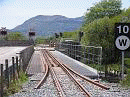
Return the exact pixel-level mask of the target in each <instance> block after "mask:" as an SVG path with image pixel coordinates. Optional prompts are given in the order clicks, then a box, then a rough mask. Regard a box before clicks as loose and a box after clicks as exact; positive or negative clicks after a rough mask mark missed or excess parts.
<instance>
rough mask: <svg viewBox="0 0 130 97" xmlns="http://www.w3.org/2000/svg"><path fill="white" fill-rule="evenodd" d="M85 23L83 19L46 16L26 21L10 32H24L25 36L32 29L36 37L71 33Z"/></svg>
mask: <svg viewBox="0 0 130 97" xmlns="http://www.w3.org/2000/svg"><path fill="white" fill-rule="evenodd" d="M82 22H83V17H78V18H67V17H65V16H61V15H54V16H45V15H38V16H36V17H32V18H30V19H29V20H27V21H25V22H24V23H23V24H21V25H19V26H17V27H15V28H14V29H12V30H10V32H16V31H17V32H22V33H24V34H25V35H27V34H28V31H29V30H30V29H31V30H32V31H35V32H36V35H44V36H48V35H54V33H58V32H65V31H66V32H69V31H73V30H77V29H79V28H80V26H81V25H82Z"/></svg>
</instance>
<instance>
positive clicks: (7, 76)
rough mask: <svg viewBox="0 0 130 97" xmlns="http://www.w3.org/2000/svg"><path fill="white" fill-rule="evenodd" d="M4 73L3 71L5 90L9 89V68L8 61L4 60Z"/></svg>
mask: <svg viewBox="0 0 130 97" xmlns="http://www.w3.org/2000/svg"><path fill="white" fill-rule="evenodd" d="M5 65H6V71H5V79H6V85H7V88H9V67H8V59H6V60H5Z"/></svg>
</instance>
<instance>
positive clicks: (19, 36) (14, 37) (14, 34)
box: [6, 32, 26, 40]
mask: <svg viewBox="0 0 130 97" xmlns="http://www.w3.org/2000/svg"><path fill="white" fill-rule="evenodd" d="M25 39H26V37H25V36H24V35H23V34H22V33H21V32H10V33H9V34H8V35H7V36H6V40H25Z"/></svg>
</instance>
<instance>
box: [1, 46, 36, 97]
mask: <svg viewBox="0 0 130 97" xmlns="http://www.w3.org/2000/svg"><path fill="white" fill-rule="evenodd" d="M33 52H34V47H33V46H29V47H27V48H26V49H24V50H22V51H21V52H20V53H16V54H18V56H15V57H12V60H11V62H12V63H11V65H10V63H9V61H8V59H6V60H5V64H1V67H0V69H1V75H0V93H1V94H0V95H1V97H3V90H4V89H5V88H7V89H8V88H9V85H10V83H11V82H12V81H13V82H14V81H15V80H18V78H19V73H20V71H22V72H25V71H26V68H27V65H28V63H29V60H30V58H31V56H32V54H33Z"/></svg>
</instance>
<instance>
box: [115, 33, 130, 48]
mask: <svg viewBox="0 0 130 97" xmlns="http://www.w3.org/2000/svg"><path fill="white" fill-rule="evenodd" d="M115 44H116V47H117V48H118V49H120V50H126V49H127V48H129V46H130V40H129V38H128V37H127V36H123V35H122V36H119V37H118V38H117V39H116V41H115Z"/></svg>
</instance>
